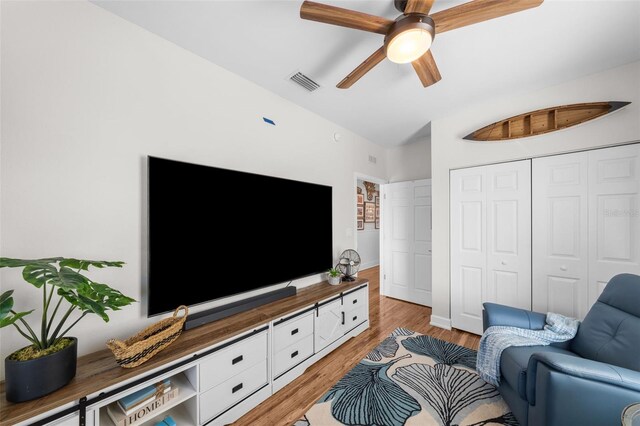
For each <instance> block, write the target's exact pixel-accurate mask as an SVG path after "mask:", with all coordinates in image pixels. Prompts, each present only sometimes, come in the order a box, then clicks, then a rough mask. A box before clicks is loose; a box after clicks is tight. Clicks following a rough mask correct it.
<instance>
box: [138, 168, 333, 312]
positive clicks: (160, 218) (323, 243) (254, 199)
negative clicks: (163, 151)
mask: <svg viewBox="0 0 640 426" xmlns="http://www.w3.org/2000/svg"><path fill="white" fill-rule="evenodd" d="M148 166H149V169H148V173H149V180H148V184H149V193H148V196H149V200H148V201H149V210H148V214H149V286H148V306H147V308H148V315H150V316H151V315H155V314H159V313H163V312H167V311H171V310H173V309H175V308H176V307H177V306H179V305H195V304H198V303H203V302H208V301H211V300H215V299H219V298H223V297H227V296H231V295H234V294H239V293H244V292H247V291H251V290H255V289H258V288H261V287H266V286H270V285H274V284H279V283H286V282H289V281H291V280H294V279H296V278H301V277H304V276H308V275H313V274H317V273H320V272H323V271H326V270H327V269H328V268H330V267H331V266H332V261H333V256H332V253H333V242H332V237H333V233H332V188H331V187H330V186H325V185H317V184H313V183H307V182H299V181H295V180H289V179H282V178H277V177H270V176H262V175H257V174H252V173H244V172H239V171H233V170H226V169H221V168H216V167H209V166H202V165H196V164H190V163H184V162H179V161H173V160H166V159H162V158H156V157H149V163H148Z"/></svg>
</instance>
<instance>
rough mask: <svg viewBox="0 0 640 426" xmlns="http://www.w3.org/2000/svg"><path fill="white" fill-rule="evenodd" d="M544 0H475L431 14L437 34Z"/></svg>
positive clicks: (522, 8) (523, 8)
mask: <svg viewBox="0 0 640 426" xmlns="http://www.w3.org/2000/svg"><path fill="white" fill-rule="evenodd" d="M543 1H544V0H474V1H470V2H469V3H464V4H461V5H460V6H454V7H452V8H450V9H446V10H443V11H440V12H436V13H434V14H433V15H431V18H432V19H433V20H434V22H435V23H436V34H440V33H443V32H445V31H449V30H455V29H456V28H460V27H466V26H467V25H472V24H477V23H478V22H483V21H488V20H489V19H494V18H498V17H500V16H504V15H509V14H511V13H516V12H521V11H523V10H526V9H531V8H533V7H537V6H540V5H541V4H542V2H543Z"/></svg>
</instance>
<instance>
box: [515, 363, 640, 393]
mask: <svg viewBox="0 0 640 426" xmlns="http://www.w3.org/2000/svg"><path fill="white" fill-rule="evenodd" d="M540 364H545V365H547V366H548V368H549V369H550V370H554V371H558V372H560V373H564V374H566V375H568V376H572V377H578V378H582V379H585V380H591V381H595V382H600V383H606V384H610V385H614V386H618V387H620V388H625V389H629V390H632V391H636V392H640V372H638V371H634V370H629V369H627V368H622V367H617V366H615V365H611V364H606V363H604V362H599V361H593V360H590V359H586V358H581V357H579V356H577V355H575V356H574V355H567V354H560V353H550V352H538V353H534V354H533V355H531V358H529V365H528V366H527V400H529V403H530V404H531V405H535V403H536V402H535V390H536V380H537V378H536V376H537V370H538V365H540ZM576 391H579V390H578V389H576Z"/></svg>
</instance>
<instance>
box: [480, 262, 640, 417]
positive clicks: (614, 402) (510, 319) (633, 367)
mask: <svg viewBox="0 0 640 426" xmlns="http://www.w3.org/2000/svg"><path fill="white" fill-rule="evenodd" d="M545 317H546V316H545V314H541V313H536V312H531V311H525V310H522V309H517V308H511V307H508V306H503V305H497V304H495V303H485V304H484V312H483V320H484V321H483V322H484V329H485V330H486V329H487V328H488V327H491V326H494V325H508V326H515V327H520V328H528V329H541V328H543V327H544V324H545ZM500 373H501V380H500V386H499V387H498V390H499V391H500V394H501V395H502V397H503V398H504V400H505V401H506V402H507V404H509V407H510V408H511V410H512V411H513V414H514V415H515V417H516V418H517V419H518V422H520V425H521V426H527V425H531V426H554V425H559V426H560V425H562V426H566V425H619V424H620V414H621V413H622V411H623V409H624V407H625V406H627V405H629V404H631V403H634V402H638V401H640V276H637V275H631V274H621V275H616V276H615V277H613V278H612V279H611V281H609V283H608V284H607V286H606V287H605V289H604V291H603V292H602V294H601V295H600V297H599V298H598V301H597V302H596V303H595V304H594V305H593V306H592V307H591V310H590V311H589V313H588V314H587V316H586V317H585V319H584V321H583V322H582V324H580V328H579V329H578V333H577V334H576V337H575V338H574V339H573V340H571V341H568V342H563V343H554V344H552V345H551V346H532V347H510V348H508V349H506V350H505V351H504V352H503V353H502V358H501V360H500Z"/></svg>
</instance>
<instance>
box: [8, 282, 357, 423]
mask: <svg viewBox="0 0 640 426" xmlns="http://www.w3.org/2000/svg"><path fill="white" fill-rule="evenodd" d="M366 282H367V280H364V279H356V281H354V282H351V283H346V282H345V283H342V284H340V285H336V286H332V285H329V284H328V283H327V282H326V281H323V282H321V283H318V284H314V285H311V286H308V287H305V288H301V289H299V290H298V293H297V294H296V295H295V296H291V297H287V298H286V299H281V300H277V301H275V302H272V303H269V304H267V305H263V306H260V307H258V308H255V309H252V310H250V311H246V312H242V313H240V314H236V315H233V316H230V317H227V318H224V319H221V320H219V321H215V322H212V323H209V324H205V325H203V326H200V327H197V328H194V329H191V330H187V331H183V332H182V334H181V335H180V337H179V338H178V340H176V341H175V342H173V343H172V344H171V345H169V346H168V347H167V348H166V349H164V350H163V351H162V352H160V353H158V354H157V355H156V356H154V357H153V358H151V359H150V360H149V361H147V362H146V363H144V364H142V365H140V366H138V367H135V368H131V369H126V368H121V367H120V366H119V365H118V364H117V363H116V361H115V358H114V356H113V354H112V353H111V351H110V350H108V349H103V350H101V351H98V352H94V353H91V354H88V355H85V356H82V357H80V358H78V368H77V373H76V377H75V378H74V379H73V380H71V382H69V384H68V385H66V386H65V387H63V388H61V389H59V390H57V391H55V392H53V393H51V394H49V395H46V396H44V397H42V398H39V399H35V400H33V401H27V402H21V403H18V404H16V403H11V402H8V401H7V400H6V397H5V391H4V382H0V404H1V407H0V425H3V426H4V425H13V424H16V423H20V422H23V421H25V420H28V419H29V418H32V417H35V416H38V415H40V414H42V413H45V412H47V411H50V410H53V409H56V408H58V407H60V406H62V405H64V404H67V403H69V402H77V401H78V400H79V399H80V398H82V397H84V396H87V395H91V394H93V393H95V392H98V391H99V390H101V389H104V388H107V387H109V386H113V385H117V384H118V383H120V382H123V381H125V380H129V379H132V378H135V377H136V376H140V375H142V374H144V373H146V372H148V371H151V370H154V369H156V368H159V367H163V366H165V365H168V364H171V363H173V362H175V361H177V360H178V359H180V358H183V357H185V356H187V355H189V354H191V353H194V352H198V351H201V350H203V349H206V348H208V347H210V346H212V345H214V344H216V343H218V342H222V341H224V340H227V339H230V338H232V337H233V336H235V335H238V334H241V333H243V332H245V331H249V330H251V329H253V328H255V327H256V326H259V325H262V324H265V323H268V322H269V321H272V320H274V319H277V318H280V317H282V316H285V315H287V314H289V313H292V312H295V311H297V310H299V309H302V308H304V307H306V306H309V305H313V304H315V303H316V302H318V301H321V300H323V299H327V298H330V297H331V296H334V295H336V294H340V293H341V292H345V291H349V290H351V289H353V288H356V287H358V286H361V285H363V284H365V283H366Z"/></svg>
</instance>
